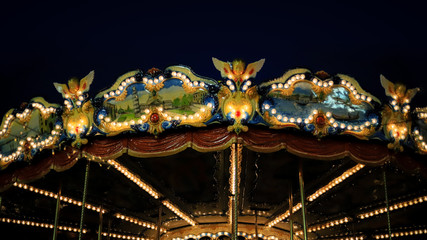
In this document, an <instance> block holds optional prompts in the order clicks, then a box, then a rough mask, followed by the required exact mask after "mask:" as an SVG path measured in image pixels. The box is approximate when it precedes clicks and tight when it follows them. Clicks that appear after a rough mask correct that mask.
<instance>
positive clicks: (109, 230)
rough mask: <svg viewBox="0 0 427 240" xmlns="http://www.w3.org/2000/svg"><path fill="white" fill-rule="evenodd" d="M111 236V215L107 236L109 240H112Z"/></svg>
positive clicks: (109, 216)
mask: <svg viewBox="0 0 427 240" xmlns="http://www.w3.org/2000/svg"><path fill="white" fill-rule="evenodd" d="M110 235H111V214H109V215H108V234H107V240H110V239H111V238H110Z"/></svg>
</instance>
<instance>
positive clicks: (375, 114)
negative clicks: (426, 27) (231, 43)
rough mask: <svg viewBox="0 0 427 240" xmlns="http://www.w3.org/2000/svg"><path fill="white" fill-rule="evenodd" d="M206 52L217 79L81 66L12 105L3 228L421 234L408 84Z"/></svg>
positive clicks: (0, 163) (24, 234)
mask: <svg viewBox="0 0 427 240" xmlns="http://www.w3.org/2000/svg"><path fill="white" fill-rule="evenodd" d="M212 60H213V67H215V68H216V69H218V71H219V72H220V76H221V78H220V77H218V79H213V78H207V77H202V76H199V75H197V74H196V73H194V72H193V71H192V70H191V69H190V68H189V67H186V66H181V65H178V66H171V67H168V68H166V69H165V70H159V69H155V68H152V69H149V70H147V71H141V70H136V71H132V72H128V73H126V74H124V75H122V76H120V77H119V78H118V79H117V81H116V82H115V83H114V84H113V85H112V86H111V87H109V88H108V89H106V90H104V91H101V92H99V93H98V94H96V95H95V96H89V94H88V91H89V88H90V86H91V83H92V82H93V80H94V72H93V71H92V72H90V73H89V74H88V75H87V76H85V77H83V78H81V79H80V78H72V79H70V80H69V81H68V82H67V83H54V87H55V89H56V90H57V91H58V92H59V93H60V94H62V97H63V99H64V102H63V103H61V104H54V103H48V102H47V101H45V100H44V99H43V98H42V97H36V98H33V99H31V100H30V101H28V102H25V103H23V104H22V105H21V106H19V107H18V108H14V109H11V110H9V111H8V112H7V113H6V114H5V115H4V117H3V120H2V124H1V126H0V229H1V231H0V233H1V239H79V240H80V239H87V240H89V239H131V240H148V239H152V240H154V239H158V240H160V239H162V240H163V239H165V240H166V239H170V240H190V239H191V240H225V239H233V240H235V239H239V240H246V239H248V240H249V239H263V240H279V239H280V240H285V239H286V240H288V239H304V240H307V239H342V240H347V239H348V240H362V239H426V238H427V218H426V217H425V216H426V215H427V204H426V202H427V184H426V183H427V179H426V178H427V167H426V161H427V157H426V156H427V155H426V154H427V145H426V141H427V140H426V139H427V108H425V107H424V108H423V107H422V106H421V107H412V108H411V106H410V103H411V100H412V98H413V97H415V96H416V94H417V92H418V91H419V89H418V88H407V87H406V86H405V85H403V84H399V83H393V82H392V81H389V80H387V79H386V78H385V77H384V76H381V77H380V79H379V81H378V86H382V87H383V88H384V91H385V96H381V99H382V100H380V99H379V98H377V97H375V96H373V95H371V94H370V93H368V92H366V91H365V90H363V88H362V87H361V86H360V85H359V83H358V82H357V81H356V80H355V79H353V78H351V77H350V76H347V75H343V74H336V75H329V74H328V73H327V72H324V71H320V72H316V73H313V72H311V71H310V70H308V69H303V68H298V69H292V70H289V71H287V72H286V73H284V74H283V75H282V76H281V77H278V78H276V79H273V80H270V81H264V82H261V83H259V84H258V83H257V84H256V83H255V82H258V81H256V74H257V73H258V72H259V71H260V70H261V68H262V66H263V64H264V59H262V60H260V61H257V62H254V63H250V64H246V63H244V62H243V61H241V60H234V61H232V62H223V61H220V60H218V59H216V58H212ZM393 80H398V79H393ZM99 81H101V80H99ZM52 89H53V88H52ZM418 97H419V96H418Z"/></svg>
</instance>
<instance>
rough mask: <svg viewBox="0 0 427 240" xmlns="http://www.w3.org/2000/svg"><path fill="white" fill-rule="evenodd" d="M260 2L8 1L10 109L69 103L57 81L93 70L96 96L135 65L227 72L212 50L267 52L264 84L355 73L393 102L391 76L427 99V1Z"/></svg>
mask: <svg viewBox="0 0 427 240" xmlns="http://www.w3.org/2000/svg"><path fill="white" fill-rule="evenodd" d="M153 2H157V1H153ZM259 2H262V4H260V3H257V4H255V5H254V4H249V2H245V3H229V2H225V1H224V2H222V1H200V2H181V1H175V2H174V3H166V2H161V3H152V2H151V3H143V2H142V1H141V2H140V3H139V4H134V3H128V4H123V3H120V4H119V1H116V3H115V4H106V3H102V4H101V3H93V2H89V1H80V2H79V1H74V2H69V3H67V4H64V3H63V2H62V1H58V2H56V3H54V2H52V3H47V2H43V3H41V2H39V1H34V2H22V1H15V3H9V4H8V5H3V4H2V5H3V6H1V7H0V25H1V35H0V43H1V44H0V80H1V83H2V84H3V87H2V88H1V89H2V94H1V95H0V101H1V107H0V112H1V114H4V113H5V112H6V111H7V110H8V109H9V108H11V107H18V106H19V105H20V104H21V103H22V102H25V101H29V100H30V99H31V98H33V97H36V96H42V97H44V98H45V99H46V100H47V101H49V102H53V103H60V104H62V102H63V100H62V98H61V95H60V94H59V93H58V92H56V90H55V88H54V86H53V84H52V83H53V82H60V83H65V82H66V81H67V80H68V79H69V78H70V77H74V76H76V77H79V78H81V77H84V76H85V75H86V74H87V73H89V71H91V70H95V80H94V83H93V84H92V86H91V90H90V95H91V96H92V97H93V96H95V95H96V93H98V92H100V91H101V90H103V89H105V88H108V87H110V86H111V85H112V84H113V83H114V82H115V80H116V78H117V77H119V76H120V75H122V74H124V73H126V72H128V71H131V70H135V69H141V70H143V71H144V72H145V71H146V70H148V69H150V68H151V67H157V68H160V69H164V68H166V67H168V66H170V65H176V64H184V65H187V66H190V67H191V68H192V69H193V70H194V71H195V72H196V73H197V74H199V75H202V76H206V77H211V78H215V79H220V74H219V72H218V71H217V70H216V69H215V68H214V66H213V64H212V61H211V57H216V58H218V59H221V60H229V61H231V60H233V59H234V58H242V59H244V60H246V61H247V62H253V61H256V60H259V59H260V58H265V59H266V62H265V64H264V67H263V69H262V70H261V72H260V73H259V74H258V75H257V80H256V82H260V81H267V80H271V79H273V78H276V77H280V76H281V75H282V74H283V73H284V72H285V71H286V70H288V69H292V68H296V67H305V68H309V69H311V70H312V71H313V72H316V71H319V70H325V71H326V72H328V73H330V74H336V73H343V74H347V75H350V76H352V77H354V78H356V79H357V80H358V81H359V83H360V85H361V86H362V88H364V89H365V90H366V91H368V92H370V93H372V94H374V95H375V96H377V97H378V98H379V99H381V100H383V101H384V100H386V96H385V95H384V91H383V89H382V87H381V84H380V81H379V75H380V74H384V75H385V76H386V77H387V78H388V79H390V80H391V81H393V82H395V81H400V82H403V83H406V84H407V85H408V87H409V88H413V87H420V88H421V89H422V92H420V93H418V95H417V96H416V97H415V98H414V101H413V102H414V104H412V106H413V107H416V106H427V103H426V101H425V100H426V96H427V83H426V82H427V81H426V80H427V76H426V75H425V69H426V67H427V37H426V29H427V28H426V26H427V25H426V24H427V15H426V13H425V8H423V7H422V6H421V5H417V4H413V3H410V2H409V1H384V2H378V1H376V3H375V4H372V3H371V4H361V3H359V1H354V2H351V3H350V2H347V1H337V2H329V3H328V4H325V3H320V2H323V1H318V2H317V3H311V2H300V3H296V1H292V2H293V3H286V4H284V3H282V4H273V3H267V1H259Z"/></svg>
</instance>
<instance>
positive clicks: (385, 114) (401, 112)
mask: <svg viewBox="0 0 427 240" xmlns="http://www.w3.org/2000/svg"><path fill="white" fill-rule="evenodd" d="M380 80H381V85H382V86H383V88H384V90H385V93H386V95H387V96H390V97H391V98H392V99H391V100H390V104H389V105H386V106H385V107H384V110H383V111H382V125H383V130H384V134H385V136H386V137H387V138H389V139H393V142H392V143H389V144H388V145H387V147H388V148H390V149H395V150H399V151H403V146H402V145H401V143H402V142H403V141H405V140H406V139H407V137H408V134H409V133H410V132H411V123H412V121H411V116H410V114H409V110H410V109H411V107H410V106H409V103H410V102H411V100H412V98H413V97H414V96H415V94H417V92H418V91H419V90H420V89H419V88H412V89H406V86H405V85H403V84H400V83H396V84H394V83H392V82H390V81H389V80H387V79H386V78H385V77H384V76H383V75H381V76H380Z"/></svg>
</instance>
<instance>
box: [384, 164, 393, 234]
mask: <svg viewBox="0 0 427 240" xmlns="http://www.w3.org/2000/svg"><path fill="white" fill-rule="evenodd" d="M383 179H384V195H385V206H386V212H387V230H388V238H389V239H390V240H391V225H390V208H389V206H388V194H387V176H386V169H385V168H383Z"/></svg>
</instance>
